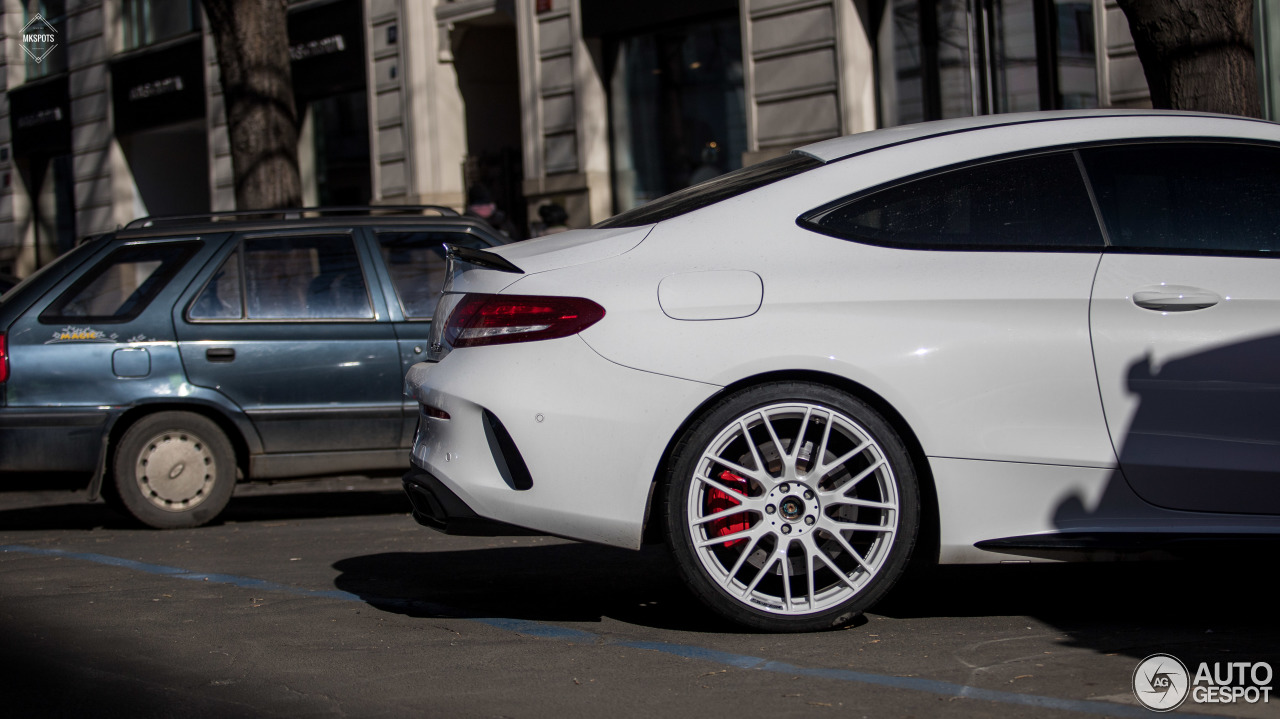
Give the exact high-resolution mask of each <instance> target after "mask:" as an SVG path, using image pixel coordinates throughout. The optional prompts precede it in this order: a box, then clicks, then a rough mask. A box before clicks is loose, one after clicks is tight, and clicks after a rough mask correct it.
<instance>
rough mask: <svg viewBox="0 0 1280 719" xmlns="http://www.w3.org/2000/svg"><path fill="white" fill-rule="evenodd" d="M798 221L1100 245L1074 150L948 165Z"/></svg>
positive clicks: (978, 244)
mask: <svg viewBox="0 0 1280 719" xmlns="http://www.w3.org/2000/svg"><path fill="white" fill-rule="evenodd" d="M799 224H800V225H801V226H802V227H805V228H807V229H810V230H814V231H816V232H821V233H823V234H827V235H831V236H833V237H839V238H841V239H846V240H852V241H854V242H863V243H866V244H873V245H886V246H892V247H905V248H915V249H940V250H1041V251H1043V250H1057V251H1062V250H1094V251H1096V250H1100V249H1102V247H1103V238H1102V233H1101V230H1100V228H1099V226H1098V221H1097V217H1096V215H1095V213H1094V211H1093V204H1092V202H1091V201H1090V199H1089V193H1088V189H1087V188H1086V186H1085V183H1084V178H1083V177H1082V175H1081V173H1080V168H1079V166H1078V164H1077V162H1076V159H1075V156H1074V154H1073V153H1071V152H1058V153H1052V154H1042V155H1034V156H1030V157H1016V158H1010V159H1002V160H995V161H990V162H985V163H983V164H979V165H971V166H967V167H960V168H955V169H948V170H943V171H941V172H936V173H933V174H929V175H926V176H922V177H916V178H912V179H909V180H906V181H905V182H898V183H895V184H893V185H889V186H887V187H882V188H879V189H877V190H872V191H871V192H869V193H859V194H858V195H855V196H852V197H849V198H845V199H841V200H837V201H836V202H833V203H831V204H829V205H826V206H824V207H820V208H818V209H816V210H814V211H812V212H809V213H807V214H805V215H803V216H801V217H800V219H799Z"/></svg>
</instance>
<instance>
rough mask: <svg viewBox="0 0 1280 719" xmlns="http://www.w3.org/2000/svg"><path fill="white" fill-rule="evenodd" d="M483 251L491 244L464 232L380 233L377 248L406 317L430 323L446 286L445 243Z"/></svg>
mask: <svg viewBox="0 0 1280 719" xmlns="http://www.w3.org/2000/svg"><path fill="white" fill-rule="evenodd" d="M446 242H448V243H449V244H453V245H459V246H461V247H470V248H479V249H483V248H486V247H489V243H487V242H485V241H484V240H483V239H481V238H480V237H478V236H476V235H472V234H468V233H464V232H379V233H378V248H379V249H380V250H381V251H382V259H383V260H384V261H385V262H386V265H387V271H388V272H389V273H391V283H392V284H393V285H394V286H395V288H396V297H398V298H399V299H400V307H401V309H403V310H404V316H405V317H408V318H410V319H425V320H429V319H431V315H432V314H434V313H435V311H436V303H437V302H439V301H440V288H441V287H443V286H444V265H445V258H444V243H446Z"/></svg>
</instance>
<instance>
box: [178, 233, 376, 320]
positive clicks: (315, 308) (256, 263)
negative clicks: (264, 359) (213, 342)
mask: <svg viewBox="0 0 1280 719" xmlns="http://www.w3.org/2000/svg"><path fill="white" fill-rule="evenodd" d="M187 316H188V317H189V318H190V319H193V320H238V319H247V320H286V319H287V320H304V319H330V320H356V319H372V318H373V305H372V304H371V302H370V299H369V291H368V289H367V287H366V285H365V281H364V273H363V272H362V270H361V268H360V260H359V257H358V255H357V254H356V248H355V242H354V240H353V239H352V238H351V237H350V236H348V235H333V236H321V237H254V238H249V239H246V240H244V241H243V242H242V243H241V245H240V247H239V248H238V249H237V250H236V251H235V252H234V253H232V255H231V256H230V257H229V258H227V260H226V261H225V262H224V263H223V264H222V266H221V267H219V268H218V271H217V272H215V273H214V275H213V277H212V278H210V280H209V282H208V283H207V284H206V285H205V287H204V289H203V290H201V292H200V295H199V296H198V297H196V300H195V302H193V303H192V304H191V307H190V309H189V310H188V311H187Z"/></svg>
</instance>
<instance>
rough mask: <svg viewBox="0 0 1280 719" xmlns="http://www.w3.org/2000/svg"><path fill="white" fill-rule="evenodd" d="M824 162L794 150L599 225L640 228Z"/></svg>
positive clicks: (782, 178) (616, 216)
mask: <svg viewBox="0 0 1280 719" xmlns="http://www.w3.org/2000/svg"><path fill="white" fill-rule="evenodd" d="M821 164H822V161H820V160H817V159H815V158H814V157H813V156H811V155H806V154H804V153H801V152H791V153H788V154H786V155H783V156H781V157H775V158H773V159H772V160H765V161H764V162H760V163H757V164H755V165H751V166H749V167H743V168H741V169H738V170H734V171H733V172H729V173H726V174H724V175H721V176H720V177H717V178H715V179H714V180H710V181H708V182H704V183H702V184H700V185H694V186H693V187H686V188H685V189H683V190H680V191H679V192H673V193H671V194H670V195H667V196H666V197H660V198H658V199H656V200H654V201H653V202H650V203H649V204H647V205H641V206H640V207H636V208H634V209H631V210H628V211H626V212H623V213H621V214H618V215H614V216H613V217H610V218H609V219H607V220H605V221H604V222H600V223H598V224H596V227H639V226H640V225H648V224H651V223H654V222H661V221H663V220H669V219H671V218H672V217H677V216H679V215H683V214H684V213H686V212H693V211H694V210H697V209H700V208H703V207H706V206H707V205H711V204H714V203H717V202H720V201H721V200H727V199H729V198H730V197H736V196H738V195H741V194H743V193H744V192H750V191H751V190H755V189H759V188H761V187H764V186H765V185H769V184H772V183H774V182H777V181H779V180H784V179H786V178H788V177H792V176H794V175H798V174H800V173H802V172H805V171H807V170H812V169H813V168H815V167H818V166H820V165H821Z"/></svg>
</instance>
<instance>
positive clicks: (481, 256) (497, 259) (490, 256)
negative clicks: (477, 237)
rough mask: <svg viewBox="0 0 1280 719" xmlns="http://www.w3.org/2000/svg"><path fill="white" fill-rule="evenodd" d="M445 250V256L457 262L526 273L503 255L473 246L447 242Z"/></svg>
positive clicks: (518, 273) (520, 273) (519, 273)
mask: <svg viewBox="0 0 1280 719" xmlns="http://www.w3.org/2000/svg"><path fill="white" fill-rule="evenodd" d="M444 252H445V257H447V258H449V259H451V260H453V261H455V262H465V263H467V264H469V265H475V266H476V267H484V268H486V269H490V270H497V271H499V272H513V273H515V274H517V275H523V274H524V270H522V269H520V268H519V267H516V266H515V265H513V264H511V262H510V261H508V260H507V259H506V258H505V257H503V256H502V255H497V254H494V253H492V252H488V251H486V250H477V249H474V248H471V247H459V246H458V245H451V244H449V243H447V242H446V243H445V245H444Z"/></svg>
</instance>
